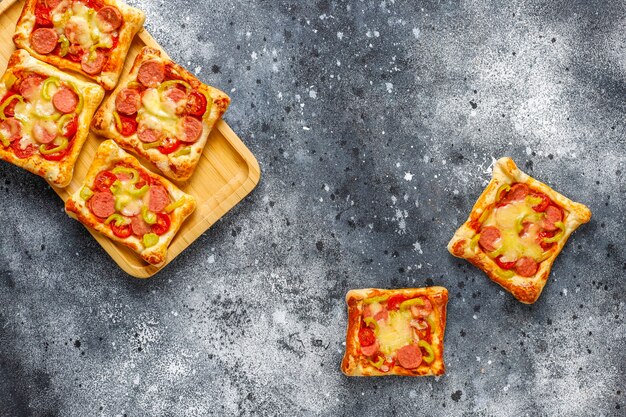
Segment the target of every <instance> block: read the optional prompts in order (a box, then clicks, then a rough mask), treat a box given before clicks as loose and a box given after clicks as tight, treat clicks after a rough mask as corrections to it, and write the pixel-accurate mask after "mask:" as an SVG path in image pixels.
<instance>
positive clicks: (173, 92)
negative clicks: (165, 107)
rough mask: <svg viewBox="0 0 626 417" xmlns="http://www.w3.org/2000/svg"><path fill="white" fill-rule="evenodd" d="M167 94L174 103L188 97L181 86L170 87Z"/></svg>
mask: <svg viewBox="0 0 626 417" xmlns="http://www.w3.org/2000/svg"><path fill="white" fill-rule="evenodd" d="M165 95H166V96H167V98H169V99H170V100H172V101H173V102H174V103H179V102H181V101H183V100H184V99H185V98H187V93H185V92H184V91H183V90H181V89H180V88H170V89H169V90H167V91H166V92H165Z"/></svg>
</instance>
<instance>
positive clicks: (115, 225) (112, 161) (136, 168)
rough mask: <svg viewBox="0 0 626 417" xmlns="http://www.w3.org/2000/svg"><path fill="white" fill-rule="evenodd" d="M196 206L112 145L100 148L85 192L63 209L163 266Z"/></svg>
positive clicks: (144, 257)
mask: <svg viewBox="0 0 626 417" xmlns="http://www.w3.org/2000/svg"><path fill="white" fill-rule="evenodd" d="M195 208H196V200H195V198H193V197H192V196H190V195H188V194H185V193H184V192H183V191H181V190H180V189H178V188H177V187H176V186H175V185H174V184H172V183H171V182H169V181H168V180H167V179H165V178H163V177H161V176H159V175H156V174H153V173H151V172H150V171H148V170H147V169H145V168H144V167H143V166H142V165H141V164H139V162H138V161H137V159H136V158H135V157H133V156H131V155H129V154H127V153H126V152H124V151H123V150H122V149H121V148H120V147H118V146H117V145H116V144H115V143H114V142H113V141H110V140H107V141H104V142H102V144H101V145H100V146H99V147H98V152H97V153H96V157H95V159H94V161H93V163H92V164H91V167H90V168H89V172H88V173H87V176H86V177H85V181H84V183H83V187H82V188H81V189H80V190H78V191H77V192H76V193H75V194H74V195H73V196H72V197H71V198H69V199H68V200H67V201H66V203H65V211H66V212H67V214H69V215H70V217H73V218H75V219H77V220H78V221H80V222H81V223H82V224H84V225H85V226H88V227H90V228H92V229H94V230H97V231H98V232H100V233H102V234H103V235H105V236H107V237H109V238H110V239H112V240H114V241H116V242H119V243H121V244H123V245H125V246H128V247H129V248H131V249H132V250H134V251H135V252H137V253H138V254H139V255H140V256H141V258H142V259H143V260H145V261H146V262H148V263H150V264H153V265H157V266H158V265H161V264H162V263H163V262H164V261H165V258H166V253H167V247H168V246H169V244H170V243H171V242H172V239H173V238H174V236H175V235H176V233H177V232H178V229H180V226H181V224H182V223H183V221H184V220H185V219H186V218H187V216H189V215H190V214H191V213H192V212H193V211H194V210H195Z"/></svg>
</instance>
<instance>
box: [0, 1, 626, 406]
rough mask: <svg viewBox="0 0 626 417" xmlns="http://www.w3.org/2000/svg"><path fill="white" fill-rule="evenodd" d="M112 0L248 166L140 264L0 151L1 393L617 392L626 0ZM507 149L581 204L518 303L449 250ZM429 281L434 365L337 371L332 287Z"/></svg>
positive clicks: (249, 398) (221, 401) (616, 399)
mask: <svg viewBox="0 0 626 417" xmlns="http://www.w3.org/2000/svg"><path fill="white" fill-rule="evenodd" d="M131 3H132V4H133V5H136V6H139V7H142V8H143V9H144V10H146V13H147V28H148V29H149V30H150V31H151V32H152V33H153V35H154V36H155V38H156V39H157V40H158V41H159V42H161V44H162V45H163V46H164V47H165V48H166V49H167V50H168V52H169V53H170V54H171V55H172V56H173V57H174V59H176V60H177V61H179V62H180V63H181V64H183V65H185V66H186V67H187V68H189V69H190V70H191V71H193V72H195V73H196V74H197V75H198V76H199V77H200V78H201V79H202V80H204V81H206V82H209V83H211V84H213V85H215V86H217V87H220V88H222V89H224V90H225V91H227V92H228V93H229V94H230V95H231V97H232V99H233V104H232V106H231V107H230V109H229V111H228V112H227V114H226V117H225V118H226V120H227V121H228V123H229V124H230V125H231V126H232V127H233V129H234V130H235V131H236V132H237V133H238V134H239V135H240V136H241V138H242V139H243V140H244V141H245V142H246V144H247V145H248V146H249V147H250V149H251V150H252V152H253V153H254V154H255V155H256V156H257V157H258V159H259V162H260V165H261V167H262V170H263V178H262V181H261V183H260V185H259V186H258V188H257V189H256V190H255V191H254V192H253V193H252V194H251V195H250V196H249V197H248V198H246V199H245V200H244V201H243V202H242V203H241V204H240V205H239V206H237V207H236V208H235V209H234V210H233V211H232V212H230V213H229V214H228V215H226V216H225V217H224V218H223V219H222V220H221V221H220V222H219V223H217V224H216V225H215V226H214V227H213V228H212V229H211V230H209V231H208V232H207V233H205V234H204V235H203V236H202V237H201V238H200V239H198V241H196V242H195V243H194V244H193V245H191V247H190V248H189V249H188V250H186V251H185V252H184V253H183V254H182V255H181V256H179V257H178V258H177V259H176V260H175V261H174V262H173V263H172V264H170V265H169V266H168V267H167V268H166V269H165V270H164V271H163V272H161V273H160V274H159V275H157V276H156V277H154V278H152V279H150V280H147V281H139V280H135V279H133V278H131V277H129V276H127V275H125V274H124V273H123V272H122V271H121V270H120V269H119V268H118V267H117V266H116V264H115V263H114V262H113V261H112V260H111V259H110V258H109V257H108V255H107V254H106V253H105V252H104V251H103V250H102V249H101V248H100V247H99V246H98V244H97V243H96V242H95V241H94V240H93V239H92V238H91V237H90V235H89V234H88V233H87V232H86V231H85V230H84V228H83V227H82V226H81V225H80V224H79V223H77V222H75V221H73V220H71V219H69V218H68V217H67V216H66V215H65V214H64V213H63V210H62V208H63V207H62V203H61V200H60V199H59V198H58V197H57V196H56V195H55V194H54V192H53V191H52V190H51V189H50V187H48V186H47V185H46V184H45V183H44V181H43V180H41V179H39V178H38V177H35V176H33V175H31V174H28V173H26V172H24V171H22V170H20V169H17V168H14V167H12V166H9V165H8V164H5V163H3V164H1V165H0V177H1V178H0V182H1V185H0V188H1V194H2V199H1V200H0V213H1V216H2V233H0V245H1V253H0V257H1V258H0V414H1V415H3V416H25V415H37V416H48V415H54V416H57V415H59V416H100V415H102V416H122V415H126V416H197V415H253V414H254V415H284V416H296V415H320V416H322V415H323V416H339V415H372V416H379V415H424V416H449V415H490V416H491V415H493V416H514V415H515V416H517V415H532V416H535V415H563V416H587V415H605V416H609V415H620V414H621V415H624V410H625V407H626V398H625V391H626V377H625V376H624V375H625V372H626V359H625V353H624V351H625V349H626V337H625V331H626V325H625V324H624V315H625V314H626V311H625V306H624V299H625V297H624V291H625V289H626V288H625V287H626V284H625V282H624V275H625V270H626V252H625V250H624V236H625V235H626V224H625V222H624V214H625V211H624V206H625V205H626V186H625V184H624V176H625V172H626V166H625V158H624V154H625V151H626V144H625V129H626V125H625V123H624V114H625V112H626V105H625V103H624V100H625V97H626V50H625V47H626V42H625V39H624V38H625V35H624V33H625V32H624V27H625V25H624V23H625V21H626V20H625V19H626V8H625V6H624V3H623V2H619V1H614V2H599V1H588V0H578V1H557V2H543V1H533V0H527V1H503V2H497V3H496V2H490V1H460V2H459V1H431V2H426V1H424V2H413V1H393V0H390V1H384V0H377V1H351V2H335V1H325V0H322V1H310V2H305V1H292V2H285V1H262V0H256V1H204V2H196V1H182V0H179V1H149V0H141V1H139V0H135V1H132V2H131ZM504 155H508V156H511V157H513V158H514V159H515V160H516V161H517V162H518V164H520V166H521V167H525V170H526V171H527V172H528V173H530V174H531V175H533V176H536V177H537V178H538V179H540V180H543V181H545V182H547V183H548V184H550V185H552V186H554V187H555V188H556V189H557V190H559V191H561V192H563V193H564V194H565V195H567V196H569V197H571V198H572V199H574V200H576V201H581V202H583V203H586V204H588V205H589V206H590V207H591V209H592V211H593V213H594V218H593V220H592V221H591V223H589V224H587V225H585V226H583V227H581V229H580V230H579V231H578V232H576V233H575V234H574V235H573V237H572V239H571V240H570V242H568V244H567V246H566V248H565V250H564V252H563V254H562V255H561V256H560V257H559V259H558V260H557V262H556V264H555V265H554V269H553V272H552V275H551V277H550V281H549V283H548V285H547V287H546V288H545V291H544V293H543V295H542V296H541V298H540V299H539V301H538V302H537V303H536V304H535V305H533V306H525V305H522V304H520V303H518V302H517V301H515V300H514V299H513V298H512V297H511V296H510V295H509V294H507V293H504V292H503V291H502V290H501V289H500V288H499V287H498V286H497V285H495V284H494V283H492V282H491V281H489V280H488V279H487V278H486V277H485V276H484V275H483V274H482V273H481V272H480V271H478V270H477V269H476V268H474V267H472V266H471V265H469V264H467V263H465V262H464V261H461V260H457V259H455V258H452V257H451V256H450V255H449V254H448V253H447V251H446V249H445V245H446V243H447V241H448V240H449V238H450V237H451V236H452V234H453V232H454V230H455V229H456V227H457V226H458V225H459V224H460V223H461V222H462V221H463V220H464V219H465V218H466V216H467V214H468V212H469V210H470V208H471V206H472V204H473V203H474V201H475V199H476V198H477V197H478V195H479V194H480V192H481V190H482V188H483V186H484V185H485V184H486V181H487V180H488V179H489V178H490V172H489V171H490V170H489V167H490V165H491V164H492V162H493V160H494V158H498V157H501V156H504ZM431 284H437V285H444V286H446V287H447V288H448V289H449V290H450V296H451V297H450V303H449V306H448V311H449V315H448V328H447V332H446V357H445V362H446V366H447V373H446V375H445V376H443V377H441V378H439V379H434V378H397V377H389V378H378V379H375V378H365V379H357V378H352V379H350V378H347V377H344V376H343V375H342V374H341V373H340V371H339V363H340V360H341V357H342V355H343V349H344V345H343V342H344V335H345V323H346V313H345V305H344V300H343V299H344V295H345V293H346V291H347V290H348V289H350V288H360V287H370V286H373V287H392V288H393V287H404V286H424V285H431Z"/></svg>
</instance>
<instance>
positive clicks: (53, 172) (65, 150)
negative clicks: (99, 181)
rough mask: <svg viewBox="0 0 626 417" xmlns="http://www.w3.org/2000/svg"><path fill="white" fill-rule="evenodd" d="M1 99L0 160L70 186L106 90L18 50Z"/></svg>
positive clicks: (1, 89) (0, 87) (1, 84)
mask: <svg viewBox="0 0 626 417" xmlns="http://www.w3.org/2000/svg"><path fill="white" fill-rule="evenodd" d="M0 97H1V98H2V99H1V101H0V158H1V159H4V160H5V161H8V162H10V163H12V164H14V165H17V166H19V167H22V168H24V169H26V170H28V171H30V172H32V173H34V174H37V175H39V176H41V177H43V178H45V179H46V180H48V181H49V182H50V183H51V184H52V185H55V186H57V187H66V186H67V185H68V184H69V183H70V181H71V180H72V175H73V173H74V165H75V163H76V159H77V158H78V155H79V154H80V151H81V148H82V147H83V144H84V143H85V140H86V139H87V135H88V134H89V124H90V123H91V117H92V116H93V114H94V112H95V111H96V108H97V107H98V105H99V104H100V102H101V101H102V98H103V97H104V90H103V89H102V87H100V86H99V85H97V84H93V83H89V82H84V81H81V80H79V79H78V78H76V77H73V76H71V75H68V74H65V73H63V72H61V71H59V70H58V69H56V68H54V67H52V66H50V65H48V64H44V63H43V62H40V61H38V60H36V59H35V58H33V57H31V56H30V55H29V54H28V52H26V51H24V50H18V51H15V52H14V53H13V55H11V58H10V60H9V65H8V68H7V71H6V73H5V74H4V76H3V77H2V79H0Z"/></svg>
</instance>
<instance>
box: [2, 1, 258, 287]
mask: <svg viewBox="0 0 626 417" xmlns="http://www.w3.org/2000/svg"><path fill="white" fill-rule="evenodd" d="M23 6H24V0H3V1H2V3H0V40H1V41H2V42H0V69H2V68H6V65H7V62H8V61H9V57H10V56H11V54H12V53H13V51H14V50H15V46H14V45H13V41H12V37H13V33H14V32H15V25H16V24H17V20H18V18H19V16H20V14H21V12H22V7H23ZM144 46H150V47H151V48H155V49H159V50H161V51H162V52H163V53H164V54H165V55H166V56H167V53H166V52H165V51H164V50H163V48H161V46H160V45H159V44H158V43H157V42H156V41H155V40H154V38H153V37H152V36H151V35H150V34H149V33H148V32H147V31H146V30H143V31H141V32H140V33H139V34H138V35H137V36H136V37H135V39H134V41H133V44H132V46H131V48H130V51H129V53H128V57H127V59H126V65H125V66H124V72H123V73H124V74H126V73H127V72H128V71H130V68H131V67H132V64H133V62H134V60H135V56H136V55H137V53H139V51H140V50H141V48H143V47H144ZM75 75H76V74H75ZM78 76H80V75H78ZM216 87H217V88H219V86H216ZM107 97H108V94H107ZM105 100H106V97H105ZM226 114H228V111H227V112H226ZM102 140H103V139H102V138H100V137H98V136H96V135H94V134H91V133H90V134H89V137H88V138H87V141H86V142H85V145H84V146H83V150H82V152H81V154H80V157H79V158H78V161H77V162H76V168H75V170H74V178H73V180H72V182H71V183H70V185H69V186H68V187H66V188H56V187H53V188H54V191H56V193H57V194H58V195H59V196H60V197H61V198H62V199H63V201H66V200H67V199H68V198H69V196H70V195H71V194H73V193H74V192H75V191H76V190H77V189H79V188H80V187H81V186H82V181H83V179H84V178H85V175H86V174H87V170H88V169H89V166H90V165H91V161H92V160H93V158H94V156H95V154H96V150H97V148H98V145H100V142H102ZM141 162H142V163H143V164H144V165H146V166H148V167H149V168H151V169H152V170H153V171H155V172H156V173H159V171H158V170H156V169H155V168H154V166H152V165H151V164H150V163H149V162H147V161H145V160H141ZM260 177H261V171H260V168H259V164H258V162H257V160H256V158H255V157H254V155H252V153H251V152H250V150H249V149H248V148H247V147H246V146H245V145H244V143H243V142H242V141H241V139H239V137H238V136H237V135H236V134H235V132H233V131H232V129H231V128H230V127H229V126H228V125H227V124H226V122H224V121H223V120H220V121H219V122H218V123H217V124H216V125H215V127H214V128H213V131H212V132H211V135H210V136H209V139H208V141H207V145H206V147H205V149H204V153H203V154H202V157H201V159H200V162H199V163H198V166H197V168H196V172H195V173H194V174H193V176H192V177H191V178H190V179H189V180H188V181H186V182H177V183H176V184H177V185H178V186H179V187H180V188H181V189H182V190H183V191H185V192H186V193H189V194H191V195H193V196H194V197H196V199H197V202H198V207H197V209H196V211H195V212H194V213H193V214H192V215H191V216H189V218H187V220H186V221H185V223H183V225H182V227H181V228H180V230H179V232H178V234H177V235H176V237H175V238H174V240H173V241H172V243H171V245H170V247H169V250H168V252H167V259H166V261H165V263H164V265H163V266H161V267H158V268H157V267H155V266H153V265H149V264H146V263H145V262H143V261H142V260H141V259H140V258H139V257H138V256H137V255H136V254H135V253H134V252H133V251H131V250H130V249H128V248H126V247H124V246H122V245H119V244H117V243H115V242H113V241H111V240H110V239H108V238H107V237H105V236H102V235H100V234H99V233H96V232H94V231H92V230H90V229H89V232H90V233H91V234H92V236H93V237H94V239H96V240H97V241H98V243H99V244H100V245H101V246H102V248H103V249H104V250H105V251H107V253H108V254H109V255H111V258H113V260H114V261H115V262H116V263H117V264H118V265H119V266H120V267H121V268H122V269H123V270H124V271H126V272H127V273H128V274H130V275H132V276H134V277H137V278H148V277H151V276H152V275H154V274H156V273H157V272H158V271H159V270H160V269H162V268H163V267H165V265H167V264H168V263H169V262H171V261H172V260H173V259H174V258H175V257H176V256H178V255H179V254H180V253H181V252H182V251H183V250H185V248H187V246H189V245H190V244H191V243H192V242H193V241H194V240H196V239H197V238H198V237H199V236H200V235H201V234H202V233H204V232H205V231H206V230H207V229H208V228H209V227H211V225H212V224H213V223H215V222H216V221H217V220H219V219H220V218H221V217H222V216H224V215H225V214H226V213H227V212H228V211H229V210H230V209H231V208H233V207H234V206H235V205H236V204H237V203H239V202H240V201H241V200H243V199H244V197H245V196H246V195H248V194H249V193H250V192H251V191H252V190H253V189H254V187H256V185H257V184H258V183H259V179H260ZM86 261H87V262H89V260H86Z"/></svg>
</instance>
